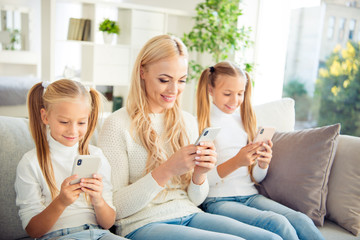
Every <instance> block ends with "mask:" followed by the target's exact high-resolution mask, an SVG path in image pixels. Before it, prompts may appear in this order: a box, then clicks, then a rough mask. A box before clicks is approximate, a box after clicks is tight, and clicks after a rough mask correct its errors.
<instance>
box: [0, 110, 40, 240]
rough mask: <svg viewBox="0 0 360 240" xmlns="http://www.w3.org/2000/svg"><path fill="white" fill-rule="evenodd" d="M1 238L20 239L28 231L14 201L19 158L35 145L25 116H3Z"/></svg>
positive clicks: (0, 129) (0, 134)
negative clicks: (23, 225) (22, 223)
mask: <svg viewBox="0 0 360 240" xmlns="http://www.w3.org/2000/svg"><path fill="white" fill-rule="evenodd" d="M0 146H1V147H0V159H1V167H0V178H1V181H0V182H1V188H0V202H1V204H0V208H1V209H0V226H1V228H2V230H3V231H1V236H0V239H18V238H22V237H26V236H27V234H26V232H25V231H24V229H23V228H22V226H21V221H20V217H19V215H18V208H17V207H16V204H15V199H16V194H15V189H14V182H15V177H16V167H17V165H18V162H19V161H20V159H21V158H22V156H23V155H24V153H26V152H27V151H29V150H30V149H32V148H34V147H35V145H34V142H33V139H32V138H31V135H30V132H29V127H28V121H27V120H26V119H25V118H12V117H4V116H0Z"/></svg>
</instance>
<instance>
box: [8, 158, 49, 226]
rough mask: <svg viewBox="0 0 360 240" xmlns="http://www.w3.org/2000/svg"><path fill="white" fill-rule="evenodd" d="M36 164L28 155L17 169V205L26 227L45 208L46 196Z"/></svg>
mask: <svg viewBox="0 0 360 240" xmlns="http://www.w3.org/2000/svg"><path fill="white" fill-rule="evenodd" d="M41 176H42V175H40V176H39V173H38V171H37V169H36V164H32V159H30V158H27V157H26V155H25V156H24V157H23V158H22V160H21V161H20V162H19V165H18V167H17V170H16V180H15V191H16V205H17V206H18V207H19V208H20V210H19V216H20V219H21V222H22V227H23V228H24V229H25V228H26V227H27V225H28V224H29V222H30V220H31V219H32V218H33V217H34V216H36V215H37V214H39V213H41V212H42V211H43V210H44V209H45V198H44V196H43V194H42V191H41V186H40V184H39V182H40V179H39V178H38V177H41Z"/></svg>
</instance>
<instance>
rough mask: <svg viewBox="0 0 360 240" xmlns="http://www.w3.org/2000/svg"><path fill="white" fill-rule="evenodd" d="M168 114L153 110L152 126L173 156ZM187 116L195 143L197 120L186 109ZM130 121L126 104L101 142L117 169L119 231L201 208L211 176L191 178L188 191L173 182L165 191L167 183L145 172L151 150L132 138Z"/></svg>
mask: <svg viewBox="0 0 360 240" xmlns="http://www.w3.org/2000/svg"><path fill="white" fill-rule="evenodd" d="M164 116H165V115H164V114H151V126H152V128H153V129H154V130H155V131H156V133H157V134H158V136H161V137H160V138H161V141H162V143H161V144H162V145H163V146H164V149H165V151H166V152H167V155H168V156H171V155H172V152H171V150H170V149H169V146H170V143H169V142H168V140H169V139H165V137H164V136H163V133H164ZM183 117H184V121H185V125H186V128H185V131H186V133H187V134H188V137H189V140H190V143H194V142H195V141H196V138H197V136H198V128H197V122H196V120H195V118H194V116H192V115H191V114H189V113H186V112H183ZM130 125H131V119H130V117H129V115H128V113H127V111H126V109H125V108H122V109H120V110H118V111H116V112H114V113H112V115H110V116H109V117H108V118H107V119H106V120H105V122H104V124H103V127H102V130H101V133H100V135H99V142H98V145H99V146H100V147H101V148H102V149H103V151H104V154H105V156H106V157H107V158H108V159H109V162H110V165H111V167H112V170H113V186H114V204H115V207H116V209H117V217H116V225H117V226H118V228H117V234H119V235H122V236H126V235H127V234H128V233H131V232H132V231H134V230H136V229H138V228H140V227H142V226H144V225H146V224H148V223H151V222H157V221H163V220H169V219H173V218H178V217H183V216H187V215H190V214H193V213H197V212H201V210H200V209H199V208H198V207H197V206H198V205H200V204H201V203H202V202H203V201H204V200H205V198H206V196H207V194H208V190H209V185H208V182H207V180H206V181H205V182H204V183H203V184H202V185H195V184H194V183H193V182H192V181H191V183H190V185H189V186H188V188H187V191H184V190H182V189H181V187H180V186H176V185H172V186H171V188H167V189H166V190H165V191H164V192H162V191H163V190H164V187H161V186H160V185H159V184H158V183H157V182H156V181H155V179H154V178H153V177H152V175H151V173H148V174H145V166H146V161H147V157H148V153H147V151H146V149H145V148H144V147H143V146H142V145H141V144H139V143H138V142H137V141H134V139H133V138H132V132H130Z"/></svg>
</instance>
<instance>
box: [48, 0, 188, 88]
mask: <svg viewBox="0 0 360 240" xmlns="http://www.w3.org/2000/svg"><path fill="white" fill-rule="evenodd" d="M41 6H42V30H43V34H42V35H43V36H42V41H43V42H44V44H42V45H43V47H42V77H43V78H44V79H49V80H51V81H54V80H55V79H57V78H60V77H61V74H63V69H64V68H65V67H66V66H69V65H70V66H75V68H76V72H77V73H78V74H79V77H80V80H81V81H82V82H84V83H85V84H87V85H92V86H95V85H107V86H128V85H129V82H130V76H131V72H132V67H133V63H134V61H135V58H136V56H137V54H138V52H139V50H140V48H141V47H142V46H143V45H144V44H145V42H146V41H147V40H149V39H150V38H152V37H153V36H156V35H159V34H166V33H175V32H174V31H175V30H176V33H177V34H179V35H178V36H179V37H181V36H182V34H183V33H184V31H181V30H182V29H186V28H188V27H189V21H190V19H191V16H190V14H188V13H186V12H182V11H178V10H169V9H163V8H155V7H149V6H142V5H136V4H125V3H121V2H116V1H102V0H41ZM70 18H87V19H90V20H91V37H90V40H89V41H86V42H85V41H68V40H67V39H66V38H67V31H68V25H69V19H70ZM104 18H110V19H111V20H117V21H118V23H119V25H120V29H121V32H120V35H118V36H117V40H116V43H115V42H114V43H113V44H111V45H110V44H109V45H106V44H104V43H103V40H102V33H101V32H99V30H98V25H99V23H100V22H101V21H102V20H103V19H104ZM177 18H178V20H179V21H176V19H177ZM184 19H188V20H187V21H183V20H184ZM169 22H171V23H175V22H176V24H174V26H169ZM181 24H183V26H181ZM186 30H187V29H186Z"/></svg>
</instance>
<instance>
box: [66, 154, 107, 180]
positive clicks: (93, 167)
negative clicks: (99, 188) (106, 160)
mask: <svg viewBox="0 0 360 240" xmlns="http://www.w3.org/2000/svg"><path fill="white" fill-rule="evenodd" d="M100 162H101V158H100V157H98V156H93V155H79V156H77V157H76V158H75V161H74V165H73V169H72V173H71V176H72V175H74V174H77V175H78V176H79V178H77V179H75V180H73V181H71V182H70V184H75V183H79V182H80V179H81V178H92V175H93V174H94V173H97V172H98V171H99V167H100Z"/></svg>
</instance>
